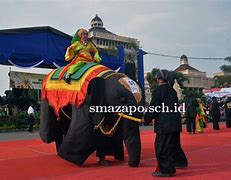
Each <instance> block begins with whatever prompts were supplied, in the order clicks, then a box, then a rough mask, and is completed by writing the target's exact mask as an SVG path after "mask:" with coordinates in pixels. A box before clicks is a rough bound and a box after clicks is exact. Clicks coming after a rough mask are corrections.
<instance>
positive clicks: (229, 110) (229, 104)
mask: <svg viewBox="0 0 231 180" xmlns="http://www.w3.org/2000/svg"><path fill="white" fill-rule="evenodd" d="M225 121H226V127H227V128H231V97H228V99H227V101H226V102H225Z"/></svg>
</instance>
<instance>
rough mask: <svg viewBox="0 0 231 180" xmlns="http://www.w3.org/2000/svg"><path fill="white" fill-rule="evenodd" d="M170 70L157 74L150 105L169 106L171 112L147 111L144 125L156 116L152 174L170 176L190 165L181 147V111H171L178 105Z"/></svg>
mask: <svg viewBox="0 0 231 180" xmlns="http://www.w3.org/2000/svg"><path fill="white" fill-rule="evenodd" d="M168 74H169V73H168V71H167V70H160V71H159V72H158V73H157V75H156V79H157V83H158V87H157V88H156V89H155V91H154V92H153V97H152V100H151V103H150V106H155V107H156V106H161V105H162V103H164V105H165V106H168V108H169V112H164V111H163V110H162V111H161V112H147V113H146V114H145V116H144V125H148V124H149V123H150V122H151V121H152V119H154V118H155V123H154V131H155V133H156V139H155V152H156V158H157V168H156V170H155V172H153V173H152V176H156V177H170V176H173V175H174V174H175V172H176V168H185V167H187V166H188V161H187V158H186V156H185V154H184V152H183V150H182V148H181V144H180V132H181V131H182V125H181V115H180V112H171V110H174V106H176V105H178V98H177V94H176V91H175V90H174V89H173V88H172V87H171V86H170V85H169V83H168V76H169V75H168Z"/></svg>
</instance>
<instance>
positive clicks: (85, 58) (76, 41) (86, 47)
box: [65, 29, 101, 80]
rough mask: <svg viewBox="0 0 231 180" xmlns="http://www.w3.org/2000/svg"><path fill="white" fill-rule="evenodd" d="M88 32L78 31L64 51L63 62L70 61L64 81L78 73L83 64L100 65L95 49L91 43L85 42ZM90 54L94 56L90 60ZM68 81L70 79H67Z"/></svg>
mask: <svg viewBox="0 0 231 180" xmlns="http://www.w3.org/2000/svg"><path fill="white" fill-rule="evenodd" d="M87 38H88V32H87V30H85V29H79V30H78V31H77V32H76V34H75V36H74V37H73V39H72V44H71V46H69V47H68V48H67V50H66V54H65V60H66V61H70V60H71V61H72V62H71V63H70V64H69V65H68V69H67V74H66V79H68V78H70V75H72V74H74V73H75V72H76V71H78V70H79V69H80V68H81V67H82V66H83V65H84V64H86V63H89V62H97V63H100V61H101V58H100V56H99V52H98V50H97V48H96V47H95V46H94V44H93V43H92V42H89V41H87ZM91 53H93V54H94V57H93V58H92V56H91ZM69 80H70V79H69Z"/></svg>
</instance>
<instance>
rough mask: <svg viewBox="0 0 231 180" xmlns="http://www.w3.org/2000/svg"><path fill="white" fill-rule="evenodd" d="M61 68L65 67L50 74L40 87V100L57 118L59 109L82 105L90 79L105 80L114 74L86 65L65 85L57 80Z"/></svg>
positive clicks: (98, 66) (107, 70)
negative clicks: (41, 99) (46, 101)
mask: <svg viewBox="0 0 231 180" xmlns="http://www.w3.org/2000/svg"><path fill="white" fill-rule="evenodd" d="M63 68H65V67H61V68H58V69H55V70H53V71H52V72H50V73H49V74H48V75H47V76H46V78H45V79H44V80H43V86H42V98H43V99H47V100H48V102H49V105H50V106H52V107H53V108H54V111H55V113H56V115H57V116H59V111H60V109H61V108H63V107H65V106H66V105H68V104H74V105H76V106H78V107H79V106H81V105H82V104H83V102H84V101H85V97H86V95H87V89H88V85H89V82H90V81H91V80H92V79H94V78H96V77H102V78H107V77H108V76H110V75H112V74H115V72H114V71H113V70H111V69H109V68H108V67H106V66H103V65H100V64H97V63H87V64H85V65H84V66H83V67H82V68H81V69H79V70H78V71H77V72H75V74H73V75H72V76H71V84H67V83H66V82H65V81H64V80H63V79H61V80H59V75H60V73H62V70H63Z"/></svg>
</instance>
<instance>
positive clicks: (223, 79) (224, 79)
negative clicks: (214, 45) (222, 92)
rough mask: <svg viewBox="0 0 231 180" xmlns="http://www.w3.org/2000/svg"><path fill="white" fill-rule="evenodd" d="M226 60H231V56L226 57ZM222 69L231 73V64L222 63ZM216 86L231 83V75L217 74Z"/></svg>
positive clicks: (225, 85) (215, 78) (224, 85)
mask: <svg viewBox="0 0 231 180" xmlns="http://www.w3.org/2000/svg"><path fill="white" fill-rule="evenodd" d="M225 60H226V61H228V62H231V56H228V57H226V58H225ZM220 69H221V70H222V71H223V72H224V73H231V65H222V66H220ZM214 81H215V86H214V87H227V86H229V85H230V84H231V76H230V75H224V76H215V77H214Z"/></svg>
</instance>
